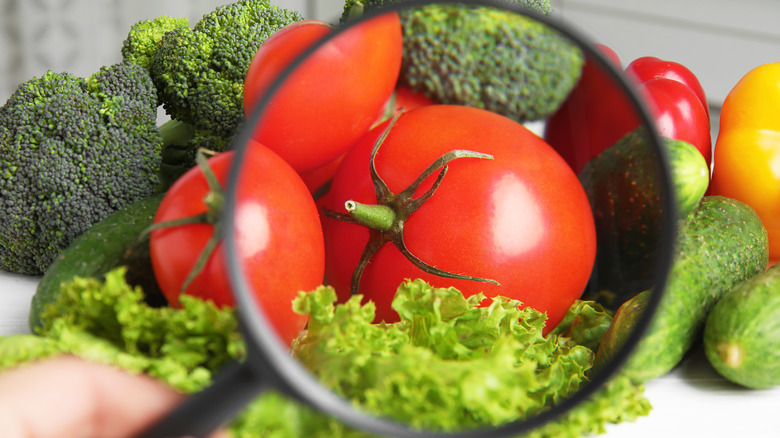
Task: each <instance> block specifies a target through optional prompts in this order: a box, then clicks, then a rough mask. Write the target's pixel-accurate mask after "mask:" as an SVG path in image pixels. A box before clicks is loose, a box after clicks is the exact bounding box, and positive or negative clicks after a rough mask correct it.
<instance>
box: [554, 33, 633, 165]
mask: <svg viewBox="0 0 780 438" xmlns="http://www.w3.org/2000/svg"><path fill="white" fill-rule="evenodd" d="M595 47H596V49H597V50H599V51H601V53H602V54H604V55H605V56H606V58H607V60H609V61H611V62H612V63H613V64H614V66H615V67H617V68H621V66H620V59H619V58H618V56H617V54H616V53H615V52H614V51H613V50H612V49H610V48H609V47H607V46H604V45H600V44H597V45H596V46H595ZM637 126H639V117H638V115H637V113H636V110H634V108H633V107H632V104H631V102H630V101H629V100H628V96H627V95H626V94H625V92H623V90H622V89H621V88H620V87H619V86H618V83H617V82H616V81H615V80H614V79H612V77H611V76H610V75H609V74H608V73H607V72H606V71H605V70H604V68H603V67H602V66H601V65H600V64H599V63H597V62H596V61H595V60H594V59H592V58H591V57H590V56H587V57H586V59H585V65H584V66H583V68H582V76H580V81H579V83H578V84H577V86H575V87H574V89H573V90H572V91H571V93H570V94H569V97H568V98H567V99H566V101H565V102H564V103H563V104H562V106H561V107H560V108H559V109H558V111H557V112H555V113H554V114H553V115H552V116H551V117H550V118H549V119H548V120H547V124H546V125H545V131H544V138H545V140H546V141H547V143H549V144H550V145H552V146H553V147H554V148H555V149H556V150H557V151H558V153H559V154H560V155H561V156H562V157H563V158H564V159H565V160H566V162H567V163H569V166H571V168H572V169H573V170H574V171H575V172H577V173H579V171H580V170H581V169H582V167H583V166H584V165H585V164H586V163H587V162H588V161H590V160H591V159H592V158H594V157H595V156H596V155H598V154H599V153H600V152H601V151H603V150H604V149H606V148H608V147H609V146H612V145H613V144H615V142H617V141H618V140H620V138H621V137H623V136H624V135H625V134H627V133H628V132H629V131H631V130H632V129H633V128H634V127H637Z"/></svg>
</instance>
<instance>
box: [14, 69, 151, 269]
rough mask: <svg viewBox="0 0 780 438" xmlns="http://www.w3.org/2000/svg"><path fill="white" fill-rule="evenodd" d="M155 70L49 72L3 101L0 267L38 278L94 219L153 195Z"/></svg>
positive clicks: (30, 81)
mask: <svg viewBox="0 0 780 438" xmlns="http://www.w3.org/2000/svg"><path fill="white" fill-rule="evenodd" d="M156 124H157V97H156V90H155V87H154V84H153V83H152V80H151V77H150V75H149V72H148V71H147V70H145V69H143V68H141V67H139V66H138V65H136V64H133V63H127V62H122V63H118V64H114V65H111V66H107V67H103V68H101V69H100V70H99V71H98V72H96V73H95V74H94V75H92V76H91V77H88V78H81V77H77V76H74V75H71V74H68V73H55V72H51V71H49V72H47V73H46V74H44V75H43V76H41V77H37V78H32V79H30V80H28V81H27V82H24V83H22V84H21V85H20V86H19V87H18V88H17V90H16V91H15V92H14V93H13V94H12V95H11V97H10V98H9V99H8V101H7V102H6V103H5V105H4V106H2V107H0V222H2V224H3V226H2V227H0V269H3V270H6V271H11V272H17V273H22V274H31V275H35V274H40V273H42V272H43V271H44V270H45V269H46V268H47V267H48V266H49V265H50V264H51V262H52V261H53V260H54V258H55V257H56V256H57V254H59V253H60V252H61V251H62V250H63V249H65V248H66V247H67V246H68V245H69V244H70V242H71V241H72V240H73V239H75V238H76V237H78V236H80V235H81V234H83V233H84V232H85V231H86V230H87V229H88V228H89V227H90V226H91V225H92V224H94V223H96V222H98V221H100V220H101V219H103V218H105V217H106V216H108V215H109V214H110V213H112V212H114V211H116V210H118V209H120V208H121V207H123V206H125V205H127V204H129V203H131V202H133V201H135V200H138V199H141V198H143V197H146V196H149V195H151V194H152V193H153V192H154V190H155V187H156V186H157V185H158V183H159V179H158V172H159V168H160V151H161V148H162V141H163V140H162V136H161V135H160V133H159V130H158V129H157V125H156Z"/></svg>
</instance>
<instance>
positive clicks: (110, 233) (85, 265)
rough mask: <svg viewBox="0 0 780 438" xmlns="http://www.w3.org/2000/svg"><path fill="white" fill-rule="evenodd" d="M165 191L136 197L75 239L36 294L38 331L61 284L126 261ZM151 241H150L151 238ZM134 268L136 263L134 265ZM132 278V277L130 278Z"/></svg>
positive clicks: (32, 320)
mask: <svg viewBox="0 0 780 438" xmlns="http://www.w3.org/2000/svg"><path fill="white" fill-rule="evenodd" d="M162 197H163V195H162V194H159V195H155V196H152V197H149V198H144V199H141V200H139V201H136V202H134V203H132V204H130V205H128V206H126V207H125V208H123V209H121V210H118V211H116V212H114V213H112V214H111V215H109V216H108V217H106V218H105V219H103V220H102V221H100V222H98V223H97V224H95V225H93V226H92V227H91V228H90V229H89V230H87V232H86V233H84V234H83V235H81V236H79V237H78V238H77V239H75V240H74V241H73V242H72V243H71V244H70V246H68V247H67V248H66V249H65V250H64V251H63V252H62V253H61V254H60V255H59V256H58V257H57V258H56V259H55V260H54V262H53V263H52V264H51V266H49V268H48V269H47V270H46V272H45V273H44V275H43V277H42V278H41V281H40V283H39V284H38V288H37V289H36V291H35V295H33V298H32V303H31V307H30V313H29V315H28V325H29V327H30V329H31V330H32V331H33V332H35V330H36V328H37V327H40V326H41V324H42V321H41V319H40V315H41V313H42V312H43V310H44V308H45V307H46V306H47V305H48V304H50V303H52V302H53V301H55V300H56V298H57V295H58V294H59V290H60V285H61V284H62V283H63V282H65V281H68V280H71V279H73V278H74V277H76V276H82V277H96V276H102V275H103V274H105V273H106V272H108V271H109V270H110V269H111V268H113V267H116V266H118V265H120V264H125V263H126V260H127V259H128V257H130V258H131V259H132V258H133V256H134V254H129V252H130V251H131V249H132V248H134V246H135V245H136V244H138V237H139V235H140V234H141V232H142V231H143V230H144V229H145V228H146V227H148V226H149V225H150V224H151V223H152V221H153V219H154V215H155V213H156V212H157V207H158V206H159V205H160V201H161V200H162ZM147 242H148V241H147ZM131 268H132V267H131ZM128 281H129V280H128Z"/></svg>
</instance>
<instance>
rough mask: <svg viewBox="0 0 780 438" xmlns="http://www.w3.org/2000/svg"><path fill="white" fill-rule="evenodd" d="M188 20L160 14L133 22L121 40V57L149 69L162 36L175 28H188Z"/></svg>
mask: <svg viewBox="0 0 780 438" xmlns="http://www.w3.org/2000/svg"><path fill="white" fill-rule="evenodd" d="M189 26H190V20H188V19H186V18H180V17H171V16H168V15H161V16H159V17H157V18H154V19H151V20H142V21H139V22H137V23H135V24H134V25H133V26H132V27H131V28H130V32H128V34H127V38H126V39H125V40H124V41H123V42H122V59H123V60H125V61H129V62H135V63H136V64H138V65H140V66H142V67H144V68H146V69H149V68H150V67H151V66H152V58H153V57H154V54H155V53H157V49H158V48H159V47H160V42H161V41H162V37H163V36H164V35H165V34H166V33H168V32H170V31H172V30H175V29H183V28H189Z"/></svg>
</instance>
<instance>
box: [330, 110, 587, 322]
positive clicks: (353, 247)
mask: <svg viewBox="0 0 780 438" xmlns="http://www.w3.org/2000/svg"><path fill="white" fill-rule="evenodd" d="M385 126H386V123H385V124H383V125H380V126H379V127H377V128H375V129H374V130H372V131H371V132H370V133H368V134H367V135H366V136H364V137H363V138H362V139H361V140H360V141H359V142H358V144H357V145H356V146H355V147H353V148H352V149H351V150H350V152H349V153H348V154H347V156H346V157H345V158H344V161H343V162H342V163H341V166H340V167H339V169H338V171H337V172H336V175H335V177H334V180H333V183H332V185H331V189H330V191H329V193H328V195H326V197H325V199H324V200H323V202H322V206H323V207H324V208H326V209H329V210H333V211H337V212H343V211H344V203H345V202H346V201H347V200H350V199H351V200H354V201H357V202H361V203H367V204H370V203H376V196H375V192H374V187H373V183H372V181H371V178H370V176H369V158H370V150H371V148H372V146H373V144H374V142H375V140H376V138H377V137H378V135H379V134H380V133H381V131H382V129H384V127H385ZM452 149H467V150H472V151H476V152H482V153H488V154H492V155H494V159H493V160H484V159H477V158H461V159H457V160H455V161H452V162H451V163H449V165H448V166H449V169H448V173H447V175H446V176H445V177H444V180H443V182H442V184H441V185H440V187H439V189H438V190H437V191H436V192H435V194H434V195H433V196H432V197H431V199H429V200H428V201H427V202H426V203H425V204H423V205H422V207H420V208H419V209H418V210H417V211H416V212H414V213H412V215H411V216H410V217H409V218H408V219H407V221H406V223H405V225H404V236H405V242H406V244H407V246H408V248H409V250H410V251H411V252H412V254H414V255H416V256H417V257H419V258H420V259H422V260H423V261H425V262H427V263H429V264H431V265H434V266H436V267H437V268H440V269H443V270H445V271H449V272H454V273H458V274H464V275H470V276H477V277H482V278H489V279H493V280H496V281H498V282H499V283H500V284H501V286H496V285H493V284H489V283H483V282H475V281H470V280H461V279H448V278H442V277H438V276H435V275H432V274H428V273H425V272H423V271H422V270H420V269H418V268H417V267H415V266H413V265H412V264H411V263H410V262H409V261H408V260H407V259H406V258H405V257H404V256H403V255H402V254H401V253H400V252H399V251H398V250H397V249H396V248H395V246H393V245H392V244H385V245H384V246H383V247H382V248H381V249H380V250H379V251H378V252H377V253H376V254H375V255H374V257H373V258H372V259H371V262H370V263H369V264H368V266H367V268H366V270H365V272H364V274H363V277H362V280H361V284H360V293H361V294H363V295H364V297H365V298H366V299H369V300H372V301H374V302H375V303H376V305H377V318H376V320H377V321H380V320H385V321H388V322H389V321H395V320H397V318H398V316H397V314H396V313H395V311H393V310H392V309H391V308H390V303H391V302H392V299H393V296H394V294H395V291H396V289H397V287H398V286H399V285H400V284H401V282H402V281H403V280H404V279H406V278H422V279H424V280H426V281H428V282H429V283H431V284H433V285H434V286H440V287H449V286H454V287H457V288H458V289H459V290H461V291H462V292H463V293H464V294H466V295H473V294H475V293H478V292H484V293H485V295H486V296H487V297H491V296H496V295H503V296H507V297H510V298H514V299H518V300H520V301H522V302H523V303H524V304H525V305H528V306H531V307H534V308H536V309H538V310H542V311H546V312H547V313H548V317H549V319H548V325H547V327H548V329H551V328H552V327H553V326H555V325H556V324H557V323H558V322H559V321H560V319H561V318H562V317H563V315H564V313H565V312H566V310H567V309H568V308H569V307H570V305H571V304H572V302H573V301H574V300H575V299H577V298H579V297H580V296H581V294H582V292H583V290H584V288H585V285H586V283H587V282H588V279H589V276H590V273H591V270H592V267H593V263H594V258H595V251H596V237H595V229H594V223H593V217H592V214H591V210H590V206H589V203H588V200H587V198H586V196H585V193H584V190H583V189H582V186H581V185H580V183H579V180H578V179H577V177H576V175H574V173H573V172H572V171H571V169H570V168H569V167H568V165H567V164H566V163H565V161H563V159H562V158H561V157H560V156H559V155H558V154H557V153H556V152H555V151H554V150H553V149H552V148H551V147H550V146H549V145H547V144H546V143H545V142H544V141H543V140H541V138H539V137H538V136H536V135H535V134H533V133H531V132H530V131H528V130H527V129H526V128H525V127H523V126H522V125H520V124H517V123H515V122H514V121H511V120H509V119H507V118H505V117H502V116H499V115H496V114H494V113H491V112H488V111H484V110H480V109H476V108H469V107H464V106H450V105H430V106H425V107H421V108H418V109H415V110H412V111H408V112H405V113H403V114H402V115H401V116H400V117H399V118H398V120H397V122H396V124H395V126H394V127H393V128H392V130H391V131H390V134H389V135H388V137H387V138H386V140H385V142H384V143H383V144H382V146H381V148H380V150H379V153H378V155H377V156H376V161H375V164H376V168H377V171H378V174H379V175H380V176H381V177H382V179H383V180H384V181H385V182H386V183H387V185H388V186H389V188H390V189H391V190H392V191H393V192H394V193H398V192H400V191H402V190H403V189H405V188H406V186H408V185H409V184H410V183H411V182H412V181H413V180H414V179H415V178H416V177H417V176H418V175H419V174H420V173H421V172H422V171H423V169H425V168H426V167H427V166H428V165H429V164H431V163H432V162H433V161H434V160H435V159H436V158H438V157H439V156H440V155H442V154H444V153H446V152H449V151H450V150H452ZM433 178H435V176H434V177H431V178H429V179H428V180H427V181H426V183H425V184H423V186H422V187H421V188H420V189H419V190H418V195H419V194H421V193H422V191H424V190H426V189H427V188H428V187H430V185H431V184H432V182H433ZM323 230H324V232H325V245H326V246H325V248H326V282H327V283H329V284H331V285H332V286H333V287H334V288H335V289H336V291H337V293H338V294H339V298H340V300H345V299H347V298H348V296H349V294H350V286H349V285H350V278H351V275H352V272H353V270H354V269H355V266H356V265H357V263H358V261H359V259H360V257H361V253H362V251H363V248H364V247H365V245H366V242H367V241H368V236H369V231H368V229H367V228H365V227H363V226H361V225H356V224H351V223H347V222H343V221H339V220H336V219H332V218H329V217H323Z"/></svg>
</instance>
